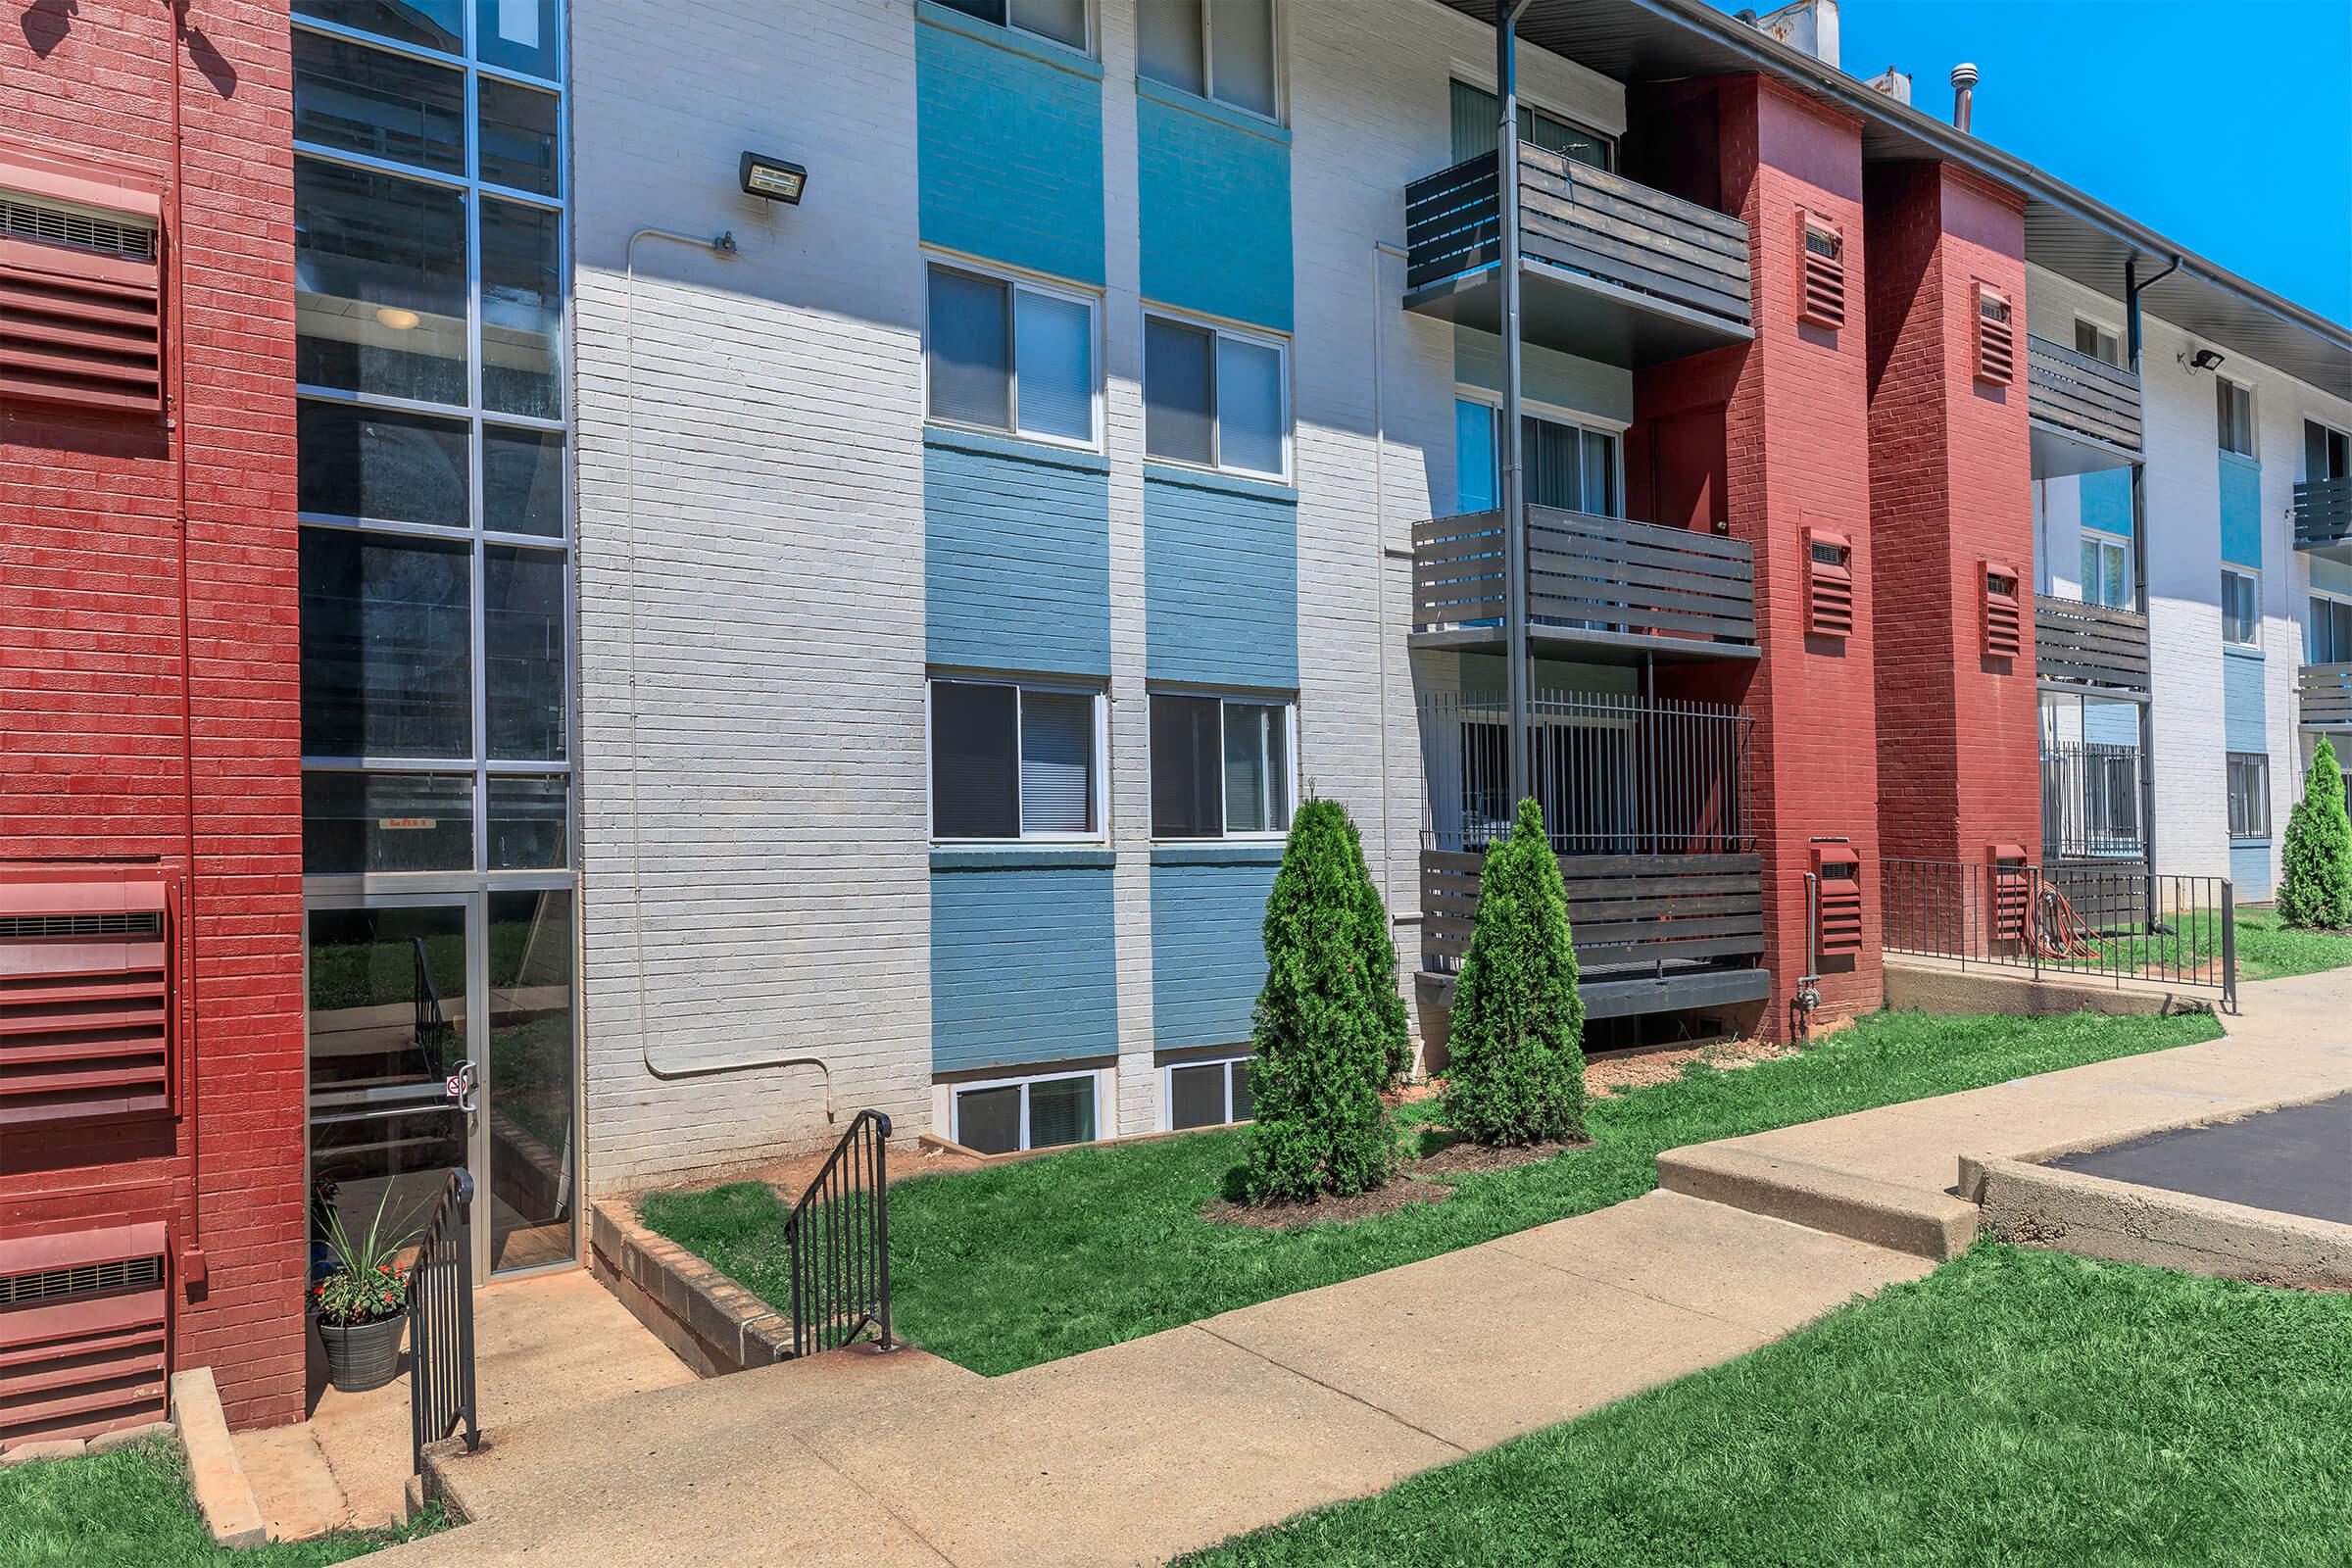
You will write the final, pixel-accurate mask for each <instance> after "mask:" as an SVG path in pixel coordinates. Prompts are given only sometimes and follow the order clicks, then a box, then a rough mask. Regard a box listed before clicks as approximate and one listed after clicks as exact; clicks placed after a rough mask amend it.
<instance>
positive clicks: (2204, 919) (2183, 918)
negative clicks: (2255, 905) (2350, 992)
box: [2051, 909, 2352, 984]
mask: <svg viewBox="0 0 2352 1568" xmlns="http://www.w3.org/2000/svg"><path fill="white" fill-rule="evenodd" d="M2171 924H2172V926H2173V930H2172V931H2171V932H2170V933H2169V934H2160V935H2154V936H2111V937H2094V938H2092V939H2091V945H2092V946H2093V947H2095V948H2097V949H2098V951H2099V956H2098V957H2097V958H2093V959H2085V960H2083V961H2082V962H2081V963H2079V964H2074V965H2067V964H2058V963H2053V964H2052V965H2051V967H2075V968H2082V969H2087V970H2092V971H2099V970H2107V971H2115V970H2120V971H2121V972H2123V973H2125V974H2136V973H2140V972H2142V971H2145V972H2147V973H2149V974H2150V975H2151V976H2152V977H2154V978H2159V979H2162V978H2167V977H2170V978H2174V979H2182V980H2186V981H2189V982H2191V983H2205V984H2214V983H2218V982H2219V981H2220V979H2221V973H2222V970H2221V957H2222V916H2221V911H2220V910H2218V909H2187V910H2183V911H2181V912H2180V913H2179V914H2177V915H2175V916H2174V917H2173V918H2172V921H2171ZM2347 964H2352V935H2348V934H2345V933H2342V932H2336V931H2299V930H2295V929H2293V928H2291V927H2289V926H2287V925H2285V924H2284V923H2282V922H2281V921H2280V920H2279V918H2278V912H2277V911H2276V910H2273V909H2240V910H2239V911H2238V913H2237V977H2238V979H2239V980H2241V981H2244V980H2279V979H2283V978H2285V977H2286V976H2288V975H2297V974H2317V973H2319V972H2320V971H2321V970H2323V969H2340V968H2342V967H2344V966H2345V965H2347Z"/></svg>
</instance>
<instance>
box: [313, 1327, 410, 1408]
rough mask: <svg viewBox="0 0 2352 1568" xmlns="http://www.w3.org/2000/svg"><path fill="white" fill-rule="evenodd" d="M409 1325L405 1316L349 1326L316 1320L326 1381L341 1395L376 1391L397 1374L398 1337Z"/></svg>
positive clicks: (398, 1366)
mask: <svg viewBox="0 0 2352 1568" xmlns="http://www.w3.org/2000/svg"><path fill="white" fill-rule="evenodd" d="M408 1326H409V1317H408V1314H407V1313H405V1312H403V1313H402V1314H400V1315H399V1316H398V1317H387V1318H379V1319H378V1320H377V1321H375V1322H373V1323H354V1324H351V1325H349V1326H344V1325H341V1324H335V1323H329V1322H327V1321H326V1320H325V1319H324V1318H321V1319H319V1340H320V1341H321V1342H323V1343H324V1344H325V1346H326V1376H327V1381H328V1382H330V1383H332V1384H333V1385H334V1386H335V1387H336V1388H338V1389H340V1390H341V1391H342V1392H344V1393H345V1394H365V1393H367V1392H368V1390H369V1389H380V1388H382V1387H383V1386H384V1385H385V1384H387V1383H389V1382H391V1381H392V1379H393V1378H394V1376H395V1375H397V1374H398V1373H399V1371H400V1336H401V1331H402V1330H403V1329H406V1328H407V1327H408Z"/></svg>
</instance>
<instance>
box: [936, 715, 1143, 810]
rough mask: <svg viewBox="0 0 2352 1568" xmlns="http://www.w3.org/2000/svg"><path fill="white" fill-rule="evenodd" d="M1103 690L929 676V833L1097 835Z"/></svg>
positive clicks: (1100, 804)
mask: <svg viewBox="0 0 2352 1568" xmlns="http://www.w3.org/2000/svg"><path fill="white" fill-rule="evenodd" d="M1102 726H1103V694H1102V693H1101V692H1098V691H1088V690H1083V689H1076V688H1069V687H1054V686H1037V685H1029V684H1026V683H1020V684H1016V683H1013V682H1008V681H990V680H985V679H969V680H967V679H963V678H960V677H957V678H946V677H942V678H936V679H934V680H933V681H932V682H931V836H932V837H933V838H935V839H1099V838H1101V837H1102V833H1103V827H1102V823H1103V806H1102V790H1103V764H1102V751H1103V747H1102Z"/></svg>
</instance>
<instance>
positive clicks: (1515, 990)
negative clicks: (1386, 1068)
mask: <svg viewBox="0 0 2352 1568" xmlns="http://www.w3.org/2000/svg"><path fill="white" fill-rule="evenodd" d="M1576 981H1577V975H1576V949H1575V948H1574V946H1572V945H1571V938H1570V934H1569V930H1568V893H1567V889H1566V888H1565V887H1564V886H1563V885H1562V884H1561V881H1560V862H1559V860H1558V859H1557V858H1555V857H1554V856H1553V855H1552V853H1551V841H1550V839H1549V838H1548V837H1547V836H1546V835H1545V833H1544V810H1543V808H1541V807H1539V806H1538V805H1537V804H1536V803H1535V802H1534V801H1532V800H1526V801H1521V802H1520V803H1519V819H1518V821H1517V822H1515V823H1514V824H1512V827H1511V832H1510V836H1509V837H1508V838H1506V839H1504V840H1503V841H1502V842H1501V843H1499V844H1496V845H1494V846H1493V847H1491V848H1490V849H1489V850H1488V851H1487V863H1486V866H1485V869H1484V870H1483V871H1482V872H1481V873H1480V876H1479V882H1478V915H1477V919H1476V921H1475V922H1474V923H1473V925H1472V926H1471V930H1470V952H1469V955H1468V956H1466V957H1464V958H1463V960H1462V976H1461V980H1460V982H1459V983H1458V984H1457V986H1456V987H1455V989H1454V996H1453V1024H1452V1027H1451V1028H1450V1029H1449V1030H1448V1031H1447V1033H1446V1050H1447V1054H1448V1056H1449V1057H1450V1058H1451V1059H1450V1062H1449V1064H1448V1065H1447V1067H1446V1122H1447V1124H1448V1125H1450V1126H1451V1127H1452V1128H1453V1130H1454V1131H1455V1132H1458V1133H1460V1134H1461V1135H1462V1136H1464V1137H1465V1138H1468V1139H1470V1140H1471V1141H1472V1142H1474V1143H1480V1144H1499V1145H1516V1144H1535V1143H1543V1142H1545V1141H1547V1140H1552V1139H1563V1138H1571V1137H1574V1136H1575V1135H1576V1134H1578V1133H1580V1132H1582V1131H1583V1130H1584V1110H1585V1052H1584V1034H1585V1004H1584V999H1583V998H1582V997H1580V996H1578V995H1577V989H1576Z"/></svg>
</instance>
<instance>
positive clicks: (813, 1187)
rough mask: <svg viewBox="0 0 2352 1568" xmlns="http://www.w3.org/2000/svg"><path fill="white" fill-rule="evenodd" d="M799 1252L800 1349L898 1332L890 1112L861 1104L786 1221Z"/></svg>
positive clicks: (789, 1241) (809, 1351)
mask: <svg viewBox="0 0 2352 1568" xmlns="http://www.w3.org/2000/svg"><path fill="white" fill-rule="evenodd" d="M784 1241H785V1245H786V1248H787V1249H788V1250H789V1251H790V1253H791V1260H790V1266H791V1269H792V1353H793V1354H794V1355H796V1356H802V1355H814V1354H815V1353H816V1352H817V1351H819V1350H837V1349H840V1348H842V1347H843V1346H845V1345H848V1344H849V1343H851V1342H852V1341H853V1340H855V1339H857V1338H858V1336H859V1335H860V1334H863V1333H864V1332H865V1331H866V1330H867V1329H868V1328H874V1329H877V1330H879V1331H880V1334H881V1342H880V1343H881V1347H882V1348H883V1349H885V1350H887V1349H890V1348H892V1345H893V1344H894V1342H893V1340H892V1339H891V1333H890V1118H889V1117H888V1116H885V1115H883V1114H882V1113H881V1112H880V1111H878V1110H861V1111H859V1112H858V1114H857V1116H856V1117H855V1118H853V1119H852V1120H851V1122H850V1125H849V1130H848V1131H847V1132H844V1133H843V1134H842V1135H841V1142H839V1143H838V1144H835V1145H834V1146H833V1153H832V1155H831V1156H830V1157H829V1158H827V1159H826V1161H825V1163H824V1168H823V1169H821V1170H819V1171H818V1172H817V1173H816V1179H815V1180H814V1181H811V1182H810V1183H809V1190H808V1191H807V1192H805V1193H803V1194H802V1195H801V1201H799V1202H797V1203H795V1204H794V1205H793V1207H792V1213H791V1214H790V1215H789V1216H787V1217H786V1219H785V1221H784Z"/></svg>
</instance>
